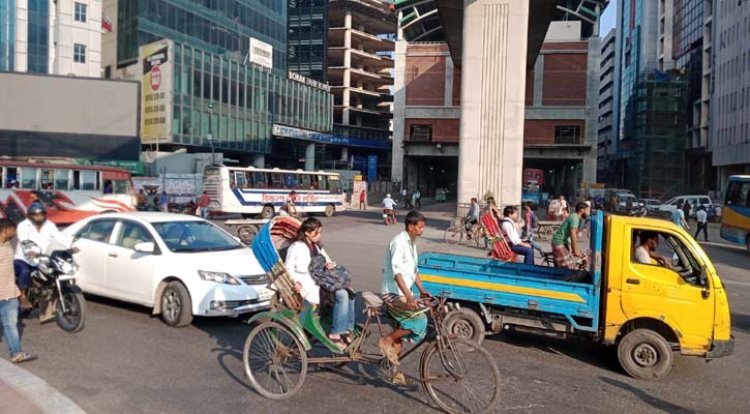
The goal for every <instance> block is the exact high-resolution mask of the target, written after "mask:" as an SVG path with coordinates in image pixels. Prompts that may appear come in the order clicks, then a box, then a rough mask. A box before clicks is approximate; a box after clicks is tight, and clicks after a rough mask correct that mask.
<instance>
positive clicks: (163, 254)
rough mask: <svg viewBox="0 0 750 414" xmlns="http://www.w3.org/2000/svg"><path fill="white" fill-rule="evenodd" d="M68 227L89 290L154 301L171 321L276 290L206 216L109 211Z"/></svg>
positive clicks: (244, 309) (236, 308) (245, 305)
mask: <svg viewBox="0 0 750 414" xmlns="http://www.w3.org/2000/svg"><path fill="white" fill-rule="evenodd" d="M64 232H66V233H68V234H70V235H73V236H75V237H76V241H75V242H74V245H75V246H77V247H79V249H80V253H79V261H80V263H81V266H80V269H79V270H78V272H77V273H76V277H77V279H78V284H79V285H80V286H81V289H83V291H84V292H86V293H92V294H95V295H100V296H106V297H110V298H113V299H117V300H122V301H125V302H131V303H136V304H139V305H143V306H147V307H149V308H152V309H153V313H154V314H161V317H162V319H163V320H164V322H165V323H166V324H167V325H169V326H175V327H180V326H186V325H188V324H190V322H191V321H192V319H193V316H238V315H241V314H244V313H248V312H254V311H257V310H261V309H267V308H268V307H269V299H270V298H271V296H272V294H273V292H272V291H271V290H269V289H268V288H267V287H266V285H267V283H268V277H267V275H266V272H265V271H264V270H263V269H262V268H261V267H260V265H259V264H258V261H257V260H256V259H255V256H254V255H253V252H252V251H251V250H250V249H249V248H248V247H247V246H245V245H243V244H242V243H240V242H239V241H238V240H237V239H235V238H234V237H232V236H231V235H230V234H229V233H227V232H226V231H224V230H222V229H221V228H219V227H217V226H216V225H214V224H212V223H211V222H208V221H206V220H203V219H202V218H199V217H196V216H190V215H185V214H171V213H149V212H136V213H127V214H108V215H104V216H98V217H91V218H88V219H85V220H82V221H80V222H78V223H75V224H73V225H72V226H70V227H68V228H67V229H65V230H64Z"/></svg>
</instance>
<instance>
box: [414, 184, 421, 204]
mask: <svg viewBox="0 0 750 414" xmlns="http://www.w3.org/2000/svg"><path fill="white" fill-rule="evenodd" d="M416 194H417V202H416V203H414V205H415V206H416V207H417V208H422V192H421V191H419V188H417V191H416Z"/></svg>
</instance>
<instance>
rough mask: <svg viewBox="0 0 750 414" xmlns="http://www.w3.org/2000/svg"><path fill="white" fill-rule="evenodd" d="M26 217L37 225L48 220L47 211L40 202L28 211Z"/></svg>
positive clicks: (33, 204) (31, 206)
mask: <svg viewBox="0 0 750 414" xmlns="http://www.w3.org/2000/svg"><path fill="white" fill-rule="evenodd" d="M26 216H27V217H28V218H29V220H31V221H32V222H34V223H35V224H42V223H44V221H45V220H47V209H46V208H44V204H42V203H40V202H37V201H35V202H33V203H31V205H30V206H29V208H28V209H27V210H26Z"/></svg>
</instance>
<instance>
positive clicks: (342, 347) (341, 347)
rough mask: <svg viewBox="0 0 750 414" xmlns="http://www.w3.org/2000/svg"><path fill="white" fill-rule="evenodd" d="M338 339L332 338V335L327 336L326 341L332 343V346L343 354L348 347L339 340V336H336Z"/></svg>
mask: <svg viewBox="0 0 750 414" xmlns="http://www.w3.org/2000/svg"><path fill="white" fill-rule="evenodd" d="M337 336H338V338H336V337H334V336H333V335H328V340H329V341H331V342H333V344H334V345H336V347H337V348H338V349H339V351H341V352H343V351H345V350H346V347H347V346H348V345H347V344H346V343H345V342H344V341H342V340H341V336H340V335H337Z"/></svg>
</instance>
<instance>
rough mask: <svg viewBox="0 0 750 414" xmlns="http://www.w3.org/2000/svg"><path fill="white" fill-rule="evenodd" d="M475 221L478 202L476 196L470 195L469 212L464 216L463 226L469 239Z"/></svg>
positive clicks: (477, 212)
mask: <svg viewBox="0 0 750 414" xmlns="http://www.w3.org/2000/svg"><path fill="white" fill-rule="evenodd" d="M477 223H479V203H478V201H477V198H476V197H472V198H471V205H469V212H468V213H466V217H464V228H465V229H466V234H467V235H468V238H469V239H471V228H472V226H474V225H475V224H477Z"/></svg>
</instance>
